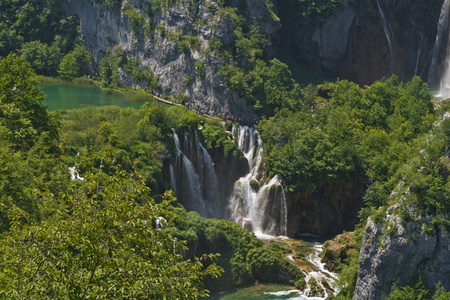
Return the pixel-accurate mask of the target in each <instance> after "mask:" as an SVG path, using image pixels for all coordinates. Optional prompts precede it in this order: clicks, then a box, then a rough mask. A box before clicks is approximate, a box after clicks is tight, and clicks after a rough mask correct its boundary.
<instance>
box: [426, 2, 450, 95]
mask: <svg viewBox="0 0 450 300" xmlns="http://www.w3.org/2000/svg"><path fill="white" fill-rule="evenodd" d="M449 5H450V1H449V0H445V1H444V4H443V5H442V9H441V14H440V16H439V23H438V28H437V34H436V41H435V42H434V48H433V56H432V57H433V58H432V60H431V67H430V71H429V74H428V82H429V83H430V87H431V88H432V89H434V90H437V91H438V95H437V96H438V97H442V98H449V97H450V57H449V56H450V54H449V49H450V43H449V42H450V38H449V33H450V29H449V9H450V7H449Z"/></svg>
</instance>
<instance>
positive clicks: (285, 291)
mask: <svg viewBox="0 0 450 300" xmlns="http://www.w3.org/2000/svg"><path fill="white" fill-rule="evenodd" d="M209 299H212V300H237V299H240V300H272V299H291V300H295V299H296V300H306V299H308V300H316V299H317V300H318V299H325V298H320V297H306V296H302V295H301V292H300V291H298V290H295V289H294V288H293V287H291V286H288V285H272V284H258V285H254V286H250V287H245V288H240V289H235V290H232V291H229V292H224V293H218V294H213V295H211V297H210V298H209Z"/></svg>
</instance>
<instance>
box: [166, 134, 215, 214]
mask: <svg viewBox="0 0 450 300" xmlns="http://www.w3.org/2000/svg"><path fill="white" fill-rule="evenodd" d="M173 138H174V142H175V148H176V150H177V158H176V161H175V167H174V166H170V177H171V178H170V181H171V184H172V186H173V187H174V189H175V193H176V194H177V196H178V198H181V200H182V201H183V204H184V206H185V207H186V209H188V210H195V211H196V212H198V213H199V214H200V215H201V216H202V217H204V218H220V217H221V211H220V205H219V202H218V201H217V197H218V188H217V177H216V173H215V171H214V164H213V161H212V159H211V156H210V155H209V154H208V151H206V149H205V148H204V147H203V145H202V144H201V143H200V141H199V139H198V136H197V132H195V134H194V138H191V137H190V135H189V133H188V132H185V134H184V143H183V150H182V149H181V144H180V140H179V137H178V135H177V134H176V132H175V131H173ZM187 155H190V156H191V159H192V160H196V164H195V166H194V163H193V162H192V161H191V159H189V158H188V157H187ZM175 170H177V171H178V172H175Z"/></svg>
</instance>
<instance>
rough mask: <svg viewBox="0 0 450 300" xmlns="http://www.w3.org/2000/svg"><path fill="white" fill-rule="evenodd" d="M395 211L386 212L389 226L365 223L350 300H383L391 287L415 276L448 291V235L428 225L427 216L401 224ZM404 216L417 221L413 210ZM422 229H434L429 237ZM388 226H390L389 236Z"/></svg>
mask: <svg viewBox="0 0 450 300" xmlns="http://www.w3.org/2000/svg"><path fill="white" fill-rule="evenodd" d="M399 208H400V204H396V205H394V206H391V207H390V208H389V209H388V211H387V214H386V217H385V221H386V222H385V224H389V225H383V224H376V223H374V222H373V221H372V220H370V219H369V221H368V222H367V225H366V228H365V233H364V237H363V240H362V246H361V252H360V256H359V273H358V280H357V283H356V288H355V293H354V295H353V299H354V300H358V299H364V300H369V299H377V300H378V299H384V298H385V297H386V296H387V295H388V294H389V292H390V290H391V287H392V285H393V284H394V283H395V284H402V283H404V282H406V281H407V280H408V279H409V278H410V276H411V275H413V274H417V273H423V274H425V276H426V278H427V281H428V282H427V283H428V285H430V286H434V285H435V284H437V283H438V282H441V283H442V285H443V286H444V287H445V288H446V289H447V290H448V289H450V255H449V254H450V253H449V248H448V247H449V239H450V234H449V233H446V232H444V231H443V230H442V229H440V228H439V227H437V226H434V225H432V224H431V216H427V217H423V218H422V219H420V221H416V222H414V221H410V222H407V223H404V222H403V221H402V219H401V218H400V217H399V215H398V214H397V212H398V210H399ZM407 212H408V214H410V215H413V216H414V217H416V220H417V216H418V215H417V213H416V212H415V211H414V209H412V208H410V209H409V210H408V211H407ZM425 225H427V226H428V227H430V226H431V228H434V230H433V232H432V233H431V234H428V233H426V232H425V231H424V228H425ZM388 226H394V232H393V234H391V235H389V234H388V233H387V229H388V228H387V227H388Z"/></svg>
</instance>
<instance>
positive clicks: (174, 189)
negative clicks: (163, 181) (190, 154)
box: [169, 165, 177, 194]
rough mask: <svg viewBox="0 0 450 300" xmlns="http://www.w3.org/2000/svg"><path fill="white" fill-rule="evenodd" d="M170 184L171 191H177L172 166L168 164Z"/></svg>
mask: <svg viewBox="0 0 450 300" xmlns="http://www.w3.org/2000/svg"><path fill="white" fill-rule="evenodd" d="M169 168H170V184H171V185H172V187H173V191H174V192H175V194H176V193H177V182H176V179H175V171H174V170H173V166H172V165H170V167H169Z"/></svg>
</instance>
